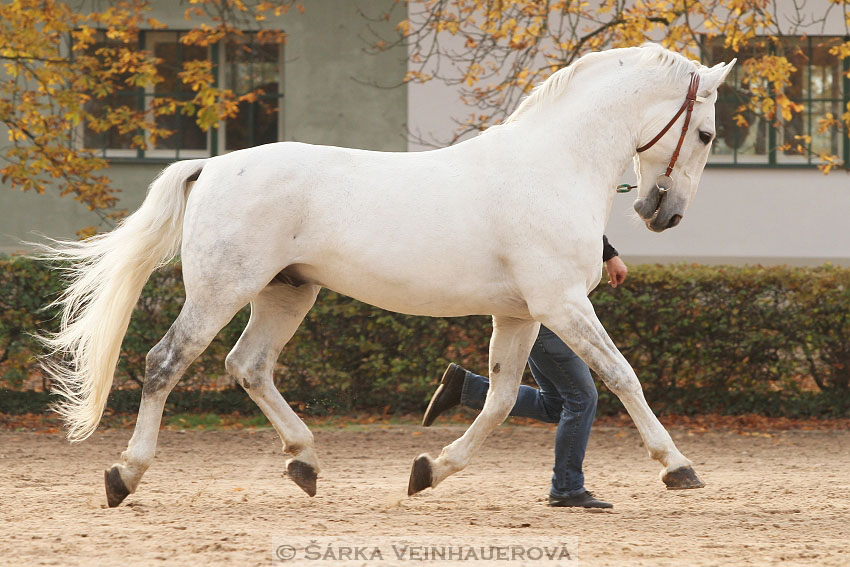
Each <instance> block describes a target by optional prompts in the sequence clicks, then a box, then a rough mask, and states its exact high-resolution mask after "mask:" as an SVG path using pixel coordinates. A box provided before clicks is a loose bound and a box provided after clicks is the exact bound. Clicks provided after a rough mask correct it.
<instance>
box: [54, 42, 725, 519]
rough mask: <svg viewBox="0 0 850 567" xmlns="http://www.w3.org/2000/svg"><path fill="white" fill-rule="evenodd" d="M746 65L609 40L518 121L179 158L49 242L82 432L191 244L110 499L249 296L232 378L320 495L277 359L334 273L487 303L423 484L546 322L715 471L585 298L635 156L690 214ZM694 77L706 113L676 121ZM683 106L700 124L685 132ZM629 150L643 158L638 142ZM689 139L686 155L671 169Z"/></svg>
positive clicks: (446, 469)
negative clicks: (452, 136) (281, 386)
mask: <svg viewBox="0 0 850 567" xmlns="http://www.w3.org/2000/svg"><path fill="white" fill-rule="evenodd" d="M732 64H734V61H733V62H732V63H730V64H728V65H725V64H720V65H717V66H715V67H712V68H707V67H704V66H702V65H700V64H698V63H696V62H692V61H689V60H687V59H685V58H684V57H682V56H681V55H678V54H675V53H673V52H670V51H667V50H666V49H663V48H661V47H659V46H657V45H651V44H648V45H644V46H642V47H639V48H628V49H615V50H611V51H607V52H602V53H593V54H590V55H587V56H585V57H582V58H581V59H579V60H578V61H577V62H576V63H575V64H573V65H571V66H570V67H567V68H565V69H561V70H560V71H558V72H556V73H554V74H553V75H552V76H551V77H550V78H549V79H548V80H546V81H545V82H544V83H542V84H541V85H540V86H539V87H538V88H537V89H535V90H534V91H533V93H532V94H531V95H530V96H529V97H528V98H527V99H525V101H524V102H523V103H522V104H521V105H520V106H519V108H518V109H517V110H516V111H515V112H514V113H513V114H512V115H511V116H510V117H509V118H508V119H507V120H506V121H505V123H504V124H501V125H499V126H494V127H492V128H490V129H489V130H487V131H486V132H485V133H484V134H482V135H480V136H478V137H476V138H474V139H471V140H468V141H466V142H463V143H460V144H457V145H455V146H452V147H448V148H444V149H440V150H435V151H428V152H421V153H382V152H372V151H362V150H354V149H345V148H337V147H322V146H312V145H307V144H300V143H289V142H284V143H276V144H269V145H265V146H260V147H256V148H251V149H246V150H241V151H236V152H232V153H229V154H226V155H222V156H217V157H214V158H210V159H197V160H187V161H181V162H177V163H175V164H172V165H170V166H169V167H168V168H166V169H165V170H164V171H163V172H162V174H161V175H160V176H159V177H158V178H157V179H156V180H155V181H154V182H153V183H152V184H151V187H150V190H149V193H148V196H147V198H146V199H145V201H144V203H143V204H142V206H141V207H140V208H139V209H138V210H137V211H136V212H135V213H134V214H133V215H131V216H130V217H128V218H127V219H126V220H125V221H124V222H123V223H121V225H120V226H118V227H117V228H116V229H115V230H113V231H112V232H111V233H108V234H104V235H100V236H96V237H93V238H90V239H88V240H85V241H83V242H59V243H55V244H54V245H53V246H52V248H50V249H49V251H48V252H47V253H46V256H48V257H49V258H52V259H55V260H62V261H66V262H69V263H70V264H71V265H72V266H73V267H72V268H71V274H70V282H69V285H68V287H67V289H66V290H65V292H64V294H63V296H62V297H61V299H59V300H58V303H59V304H60V305H61V306H62V307H63V310H64V311H63V317H62V327H61V330H60V332H59V333H57V334H56V335H53V336H51V337H48V338H46V339H45V340H46V341H47V342H48V344H49V345H50V346H51V347H52V350H53V353H54V355H55V356H54V357H53V360H55V361H56V362H55V363H54V364H53V365H52V368H51V371H52V372H53V377H54V379H55V381H56V383H57V384H58V390H59V392H60V393H61V394H62V395H63V396H64V400H63V402H62V404H60V407H59V411H60V412H61V413H62V414H63V416H64V417H65V419H66V421H67V424H68V426H69V433H68V437H69V439H71V440H72V441H79V440H82V439H85V438H86V437H88V436H89V435H91V433H92V432H93V431H94V430H95V428H96V427H97V425H98V422H99V421H100V417H101V414H102V412H103V409H104V405H105V403H106V399H107V395H108V393H109V390H110V387H111V384H112V378H113V373H114V370H115V365H116V362H117V359H118V356H119V351H120V346H121V341H122V338H123V336H124V334H125V333H126V330H127V324H128V321H129V319H130V315H131V313H132V311H133V307H134V305H135V303H136V301H137V299H138V297H139V294H140V292H141V289H142V286H143V284H144V283H145V281H146V280H147V278H148V277H149V276H150V274H151V272H152V271H153V270H154V269H156V268H157V267H158V266H160V265H162V264H163V263H164V262H167V261H168V260H169V259H171V258H172V257H173V256H174V255H175V254H176V253H177V252H178V251H179V252H180V254H181V258H182V265H183V279H184V282H185V286H186V303H185V305H184V306H183V309H182V311H181V312H180V315H179V316H178V317H177V320H176V321H175V322H174V324H173V325H172V326H171V328H170V329H169V331H168V332H167V333H166V335H165V337H164V338H163V339H162V340H161V341H160V342H159V343H158V344H157V345H156V346H155V347H154V348H153V349H152V350H151V351H150V352H149V353H148V355H147V365H146V370H145V382H144V387H143V389H142V400H141V405H140V408H139V415H138V420H137V422H136V428H135V431H134V433H133V436H132V438H131V439H130V443H129V446H128V447H127V450H126V451H124V453H122V455H121V461H120V462H119V463H117V464H115V465H113V466H112V467H111V468H110V469H108V470H107V471H106V472H105V477H106V492H107V497H108V502H109V505H110V506H117V505H118V504H120V502H121V501H122V500H123V499H124V498H125V497H126V496H127V495H128V494H130V493H132V492H134V491H135V490H136V488H137V487H138V485H139V481H140V479H141V477H142V475H143V474H144V472H145V470H146V469H147V468H148V466H149V465H150V464H151V462H152V460H153V457H154V452H155V448H156V441H157V435H158V432H159V426H160V420H161V418H162V411H163V406H164V404H165V400H166V397H167V396H168V394H169V392H170V391H171V389H172V388H173V387H174V385H175V384H176V383H177V381H178V380H179V379H180V376H181V375H182V374H183V372H184V371H185V370H186V368H187V367H188V366H189V364H190V363H191V362H192V361H193V360H194V359H195V358H196V357H197V356H198V355H199V354H200V353H201V352H202V351H203V350H204V349H205V348H206V347H207V345H208V344H209V343H210V341H211V340H212V339H213V337H215V335H216V334H217V333H218V332H219V330H220V329H221V328H222V327H223V326H224V325H225V324H226V323H227V322H228V321H230V319H231V318H232V317H233V316H234V314H235V313H236V312H237V311H239V310H240V309H241V308H242V307H243V306H244V305H246V304H247V303H250V304H251V318H250V321H249V322H248V326H247V327H246V328H245V330H244V332H243V333H242V336H241V338H240V339H239V341H238V343H237V344H236V346H235V347H234V348H233V350H232V351H231V352H230V354H229V355H228V357H227V360H226V368H227V371H228V372H229V373H230V374H232V375H233V376H234V377H235V378H236V380H237V381H238V382H239V383H240V384H241V385H242V387H244V388H245V390H246V391H247V392H248V394H249V395H250V396H251V398H252V399H253V400H254V401H255V402H256V403H257V405H258V406H259V407H260V408H261V409H262V411H263V412H264V413H265V415H266V416H267V417H268V419H269V421H270V422H271V423H272V425H274V427H275V429H276V430H277V432H278V434H279V435H280V437H281V439H282V440H283V449H284V451H285V452H286V453H289V454H290V455H292V457H291V458H290V459H289V460H288V461H287V462H286V471H287V474H288V475H289V476H290V478H292V480H294V481H295V482H296V483H297V484H298V486H300V487H301V488H302V489H303V490H304V491H306V492H307V493H308V494H309V495H311V496H312V495H314V494H315V491H316V477H317V473H318V472H319V463H318V460H317V457H316V451H315V448H314V444H313V435H312V434H311V432H310V431H309V429H308V428H307V427H306V425H305V424H304V423H303V422H302V421H301V419H299V417H298V416H297V415H296V414H295V412H293V411H292V409H291V408H290V407H289V405H288V404H287V403H286V401H284V399H283V397H282V396H281V394H280V392H278V390H277V389H276V388H275V386H274V383H273V381H272V371H273V368H274V365H275V361H276V360H277V357H278V355H279V353H280V351H281V349H283V347H284V345H286V343H287V341H289V339H290V338H291V337H292V335H293V333H294V332H295V330H296V328H297V327H298V325H299V324H300V323H301V321H302V319H303V318H304V316H305V315H306V313H307V311H308V310H309V309H310V307H311V306H312V305H313V302H314V300H315V299H316V295H317V293H318V292H319V290H320V288H322V287H326V288H328V289H332V290H334V291H337V292H339V293H342V294H345V295H348V296H351V297H354V298H356V299H358V300H360V301H364V302H366V303H370V304H372V305H376V306H378V307H381V308H383V309H388V310H391V311H398V312H401V313H409V314H415V315H428V316H440V317H443V316H459V315H472V314H488V315H492V316H493V336H492V338H491V342H490V365H489V366H490V367H489V373H490V380H491V387H490V391H489V394H488V396H487V401H486V403H485V404H484V408H483V410H482V411H481V413H480V415H479V416H478V417H477V419H476V420H475V421H474V422H473V423H472V425H471V426H470V427H469V429H468V430H467V431H466V432H465V433H464V435H463V436H462V437H460V438H459V439H457V440H456V441H454V442H453V443H451V444H450V445H448V446H447V447H445V448H444V449H443V451H442V453H441V454H440V456H439V457H437V458H436V459H433V458H431V457H430V456H428V455H420V456H419V457H417V459H416V460H415V461H414V466H413V470H412V471H411V477H410V483H409V487H408V492H409V493H410V494H412V493H415V492H418V491H420V490H422V489H424V488H426V487H429V486H431V487H436V486H437V485H438V484H439V483H440V482H442V481H443V480H444V479H445V478H446V477H448V476H449V475H451V474H452V473H455V472H457V471H459V470H461V469H463V468H464V467H465V466H466V465H467V463H469V461H470V458H471V457H472V455H473V454H474V453H475V451H476V450H477V449H478V448H479V447H480V446H481V444H482V443H483V441H484V439H485V438H486V437H487V435H488V434H489V433H490V432H491V431H492V430H493V429H494V428H495V427H496V426H497V425H498V424H500V423H501V422H502V421H504V419H505V418H506V417H507V415H508V413H509V411H510V409H511V407H512V406H513V404H514V401H515V400H516V395H517V389H518V387H519V383H520V376H521V374H522V371H523V369H524V367H525V364H526V360H527V358H528V355H529V350H530V348H531V345H532V342H533V341H534V339H535V337H536V336H537V332H538V328H539V323H543V324H545V325H546V326H547V327H549V328H550V329H552V330H553V331H554V332H556V333H557V334H558V336H559V337H561V338H562V339H563V340H564V341H565V342H566V343H567V344H568V345H569V346H570V348H572V349H573V350H574V351H575V352H576V353H578V355H579V356H580V357H581V358H582V359H583V360H584V361H585V362H587V364H588V365H589V366H590V367H591V368H593V369H594V370H595V371H596V372H597V373H598V374H599V375H600V376H601V377H602V379H603V380H604V382H605V384H606V385H607V386H608V388H610V390H611V391H612V392H614V393H615V394H616V395H617V396H618V397H619V398H620V400H622V402H623V404H624V405H625V407H626V409H627V410H628V411H629V414H630V415H631V417H632V418H633V420H634V422H635V424H636V425H637V428H638V430H639V431H640V434H641V436H642V437H643V440H644V442H645V444H646V447H647V449H648V450H649V454H650V456H651V457H652V458H654V459H656V460H658V461H660V462H661V464H662V465H663V467H664V468H663V470H662V471H661V472H662V479H663V480H664V482H665V483H666V484H667V486H668V487H671V488H696V487H700V486H703V484H702V482H701V481H700V480H699V478H698V477H697V476H696V474H695V473H694V471H693V469H692V468H691V462H690V461H689V460H688V459H687V458H685V456H684V455H682V454H681V453H680V452H679V451H678V450H677V449H676V446H675V445H674V444H673V441H672V439H671V438H670V435H669V434H668V433H667V431H666V430H665V429H664V427H663V426H662V425H661V423H660V422H659V421H658V419H656V417H655V416H654V415H653V413H652V411H651V410H650V408H649V406H648V405H647V403H646V400H645V399H644V396H643V392H642V389H641V386H640V383H639V382H638V379H637V376H636V375H635V373H634V371H633V370H632V368H631V366H629V363H628V362H626V359H625V358H624V357H623V356H622V355H621V354H620V352H619V351H618V350H617V348H616V347H615V346H614V343H613V342H611V340H610V339H609V338H608V335H607V334H606V332H605V330H604V329H603V328H602V325H601V324H600V323H599V321H598V319H597V318H596V315H595V313H594V311H593V307H592V305H591V303H590V301H589V300H588V298H587V295H588V292H589V291H590V290H592V289H593V288H594V287H595V286H596V285H597V283H598V282H599V280H600V277H601V275H602V263H601V260H600V258H601V256H602V232H603V229H604V228H605V224H606V222H607V218H608V214H609V211H610V208H611V202H612V197H613V195H614V186H615V184H616V183H617V181H618V180H619V178H620V175H621V174H622V172H623V171H624V169H625V168H626V167H627V165H628V163H629V161H630V160H632V158H634V164H635V169H636V171H637V174H638V187H639V191H638V200H637V202H636V205H635V208H636V210H637V211H638V213H639V214H640V216H641V217H642V218H643V219H644V221H645V222H646V225H647V227H648V228H650V229H651V230H654V231H661V230H664V229H665V228H668V227H671V226H674V225H675V224H677V223H678V221H679V219H681V216H682V215H683V214H684V212H685V209H686V208H687V206H688V204H689V202H690V201H691V199H692V197H693V195H694V193H695V192H696V190H697V184H698V182H699V178H700V175H701V173H702V170H703V168H704V166H705V162H706V159H707V158H708V154H709V147H710V145H711V139H712V138H713V136H714V133H715V130H714V101H715V100H716V96H717V95H716V91H717V87H718V86H719V85H720V83H721V82H722V81H723V80H724V78H725V77H726V75H727V74H728V73H729V70H730V69H731V67H732ZM689 80H690V81H691V85H692V88H691V91H694V92H692V93H691V96H690V97H689V98H690V99H691V100H690V107H691V109H692V110H690V109H689V110H688V112H687V114H686V116H680V115H681V114H682V113H683V111H684V110H685V106H688V101H686V100H685V98H684V97H685V96H686V91H688V81H689ZM694 82H697V84H698V85H699V87H698V89H697V88H696V87H694ZM695 98H696V104H694V101H693V99H695ZM683 101H685V104H683ZM677 109H679V113H678V114H676V110H677ZM688 121H689V122H690V124H691V126H692V128H691V129H690V131H688V130H687V127H685V128H684V129H683V128H682V127H681V124H682V123H683V122H684V123H685V124H686V126H687V122H688ZM665 123H666V124H667V126H666V127H665V126H664V125H665ZM674 123H675V124H674ZM671 126H672V128H671ZM662 129H663V132H667V130H668V129H671V130H672V131H670V132H669V133H667V134H663V132H662ZM659 132H662V134H661V135H660V136H656V140H654V142H657V143H654V145H652V147H651V148H648V146H649V145H651V144H647V143H646V142H647V141H649V140H652V139H653V136H655V135H656V134H658V133H659ZM642 144H643V146H642ZM636 148H639V149H641V150H646V151H645V152H644V153H642V154H641V155H640V157H638V156H637V154H636ZM679 152H681V157H679V158H678V165H676V167H675V169H672V171H671V170H670V169H668V170H667V176H664V175H661V176H659V174H660V173H661V172H662V171H664V168H665V166H667V165H668V164H669V166H673V165H674V164H675V162H676V158H675V157H674V159H673V160H672V161H671V155H674V153H675V154H677V155H678V154H679ZM193 181H194V183H192V182H193ZM181 243H182V245H181Z"/></svg>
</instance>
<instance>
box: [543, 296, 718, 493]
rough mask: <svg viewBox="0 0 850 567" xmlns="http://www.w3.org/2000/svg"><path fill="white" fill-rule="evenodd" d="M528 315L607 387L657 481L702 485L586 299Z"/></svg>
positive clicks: (670, 484)
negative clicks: (655, 465) (657, 472)
mask: <svg viewBox="0 0 850 567" xmlns="http://www.w3.org/2000/svg"><path fill="white" fill-rule="evenodd" d="M533 309H534V308H533ZM532 313H537V314H539V315H538V316H539V317H540V320H541V322H542V323H543V324H544V325H546V326H547V327H549V328H550V329H552V330H553V331H554V332H555V333H556V334H557V335H558V336H559V337H560V338H561V340H563V341H564V342H565V343H567V345H568V346H569V347H570V348H571V349H573V351H574V352H575V353H576V354H578V355H579V356H580V357H581V358H582V360H584V362H585V363H586V364H587V365H588V366H589V367H590V368H592V369H593V370H595V371H596V373H597V374H599V377H600V378H601V379H602V381H603V382H604V383H605V385H606V386H608V389H610V390H611V391H612V392H614V394H615V395H616V396H617V397H618V398H619V399H620V401H621V402H623V405H624V406H625V407H626V410H627V411H628V412H629V415H630V416H631V418H632V420H633V421H634V423H635V426H637V429H638V431H639V432H640V435H641V437H642V438H643V442H644V445H646V448H647V449H648V451H649V455H650V457H652V458H653V459H655V460H657V461H659V462H660V463H661V464H662V465H664V469H662V471H661V480H662V481H664V484H666V485H667V488H671V489H674V488H702V487H703V486H705V484H704V483H703V482H702V481H701V480H700V479H699V477H698V476H697V474H696V472H695V471H694V469H693V468H692V467H691V461H689V460H688V459H687V458H685V456H684V455H683V454H682V453H680V452H679V450H678V449H677V448H676V445H675V444H674V443H673V439H671V438H670V434H669V433H667V430H666V429H664V426H663V425H661V422H660V421H658V418H657V417H655V414H654V413H652V410H651V409H650V408H649V404H647V402H646V398H644V395H643V389H642V388H641V385H640V382H639V381H638V378H637V375H636V374H635V371H634V370H633V369H632V367H631V365H630V364H629V363H628V362H627V361H626V359H625V357H624V356H623V355H622V354H621V353H620V351H619V350H618V349H617V347H616V346H614V343H613V341H612V340H611V338H610V337H609V336H608V333H607V332H606V331H605V329H604V328H603V327H602V323H600V322H599V319H598V318H597V317H596V313H595V312H594V310H593V305H591V303H590V300H589V299H588V298H587V297H585V296H583V295H576V296H575V297H571V298H570V299H568V300H567V301H565V302H564V303H563V304H561V305H559V306H546V307H545V308H543V309H540V308H537V309H534V310H533V311H532Z"/></svg>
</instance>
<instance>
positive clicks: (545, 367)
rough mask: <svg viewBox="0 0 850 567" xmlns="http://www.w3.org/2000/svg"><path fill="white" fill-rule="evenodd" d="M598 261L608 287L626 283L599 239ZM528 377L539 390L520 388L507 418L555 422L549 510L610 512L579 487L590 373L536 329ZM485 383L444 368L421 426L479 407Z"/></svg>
mask: <svg viewBox="0 0 850 567" xmlns="http://www.w3.org/2000/svg"><path fill="white" fill-rule="evenodd" d="M602 242H603V247H602V260H603V262H605V268H606V271H607V272H608V277H609V281H608V283H609V285H611V287H615V288H616V287H617V286H618V285H620V284H622V283H623V282H624V281H625V279H626V274H627V273H628V268H627V267H626V265H625V264H624V263H623V261H622V260H621V259H620V257H619V254H618V253H617V250H616V249H615V248H614V247H613V246H612V245H611V244H610V243H609V242H608V238H607V237H605V236H603V237H602ZM528 365H529V367H530V368H531V375H532V377H533V378H534V381H535V382H536V383H537V386H538V388H533V387H531V386H520V388H519V393H518V395H517V400H516V403H515V404H514V407H513V409H511V413H510V415H512V416H517V417H530V418H534V419H537V420H539V421H543V422H546V423H557V424H558V427H557V429H556V433H555V464H554V466H553V468H552V470H553V474H552V486H551V488H550V490H549V505H550V506H556V507H580V508H613V505H612V504H610V503H608V502H604V501H602V500H599V499H598V498H596V497H595V496H593V494H592V493H591V492H590V491H588V490H587V489H586V488H585V486H584V471H583V468H582V463H583V462H584V454H585V451H586V449H587V440H588V438H589V437H590V429H591V426H592V425H593V418H594V416H595V414H596V402H597V392H596V385H595V384H594V383H593V378H592V376H591V374H590V369H589V368H588V367H587V365H586V364H585V363H584V362H583V361H582V360H581V358H579V357H578V355H576V354H575V353H574V352H573V351H572V350H571V349H570V348H569V347H568V346H567V345H566V344H565V343H564V341H562V340H561V339H560V338H558V336H557V335H555V333H553V332H552V331H551V330H549V329H547V328H546V327H544V326H542V325H541V326H540V332H539V334H538V336H537V340H536V341H535V342H534V345H533V346H532V348H531V354H530V355H529V357H528ZM489 386H490V382H489V380H488V379H487V378H485V377H484V376H479V375H478V374H475V373H473V372H470V371H469V370H466V369H465V368H462V367H460V366H458V365H457V364H454V363H452V364H449V366H448V368H446V371H445V373H444V374H443V377H442V379H441V380H440V385H439V386H438V387H437V390H436V391H435V392H434V394H433V396H431V401H430V403H429V404H428V408H427V409H426V410H425V415H424V416H423V419H422V425H423V426H425V427H429V426H430V425H431V424H432V423H434V420H435V419H436V418H437V417H438V416H439V415H440V414H442V413H443V412H445V411H446V410H449V409H451V408H453V407H456V406H459V405H463V406H466V407H469V408H473V409H479V410H480V409H481V408H483V407H484V400H485V399H486V397H487V390H488V388H489Z"/></svg>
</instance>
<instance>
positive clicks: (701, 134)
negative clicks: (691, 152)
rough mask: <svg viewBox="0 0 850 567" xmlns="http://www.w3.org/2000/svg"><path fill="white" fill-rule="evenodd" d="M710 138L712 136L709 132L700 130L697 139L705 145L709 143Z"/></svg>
mask: <svg viewBox="0 0 850 567" xmlns="http://www.w3.org/2000/svg"><path fill="white" fill-rule="evenodd" d="M711 138H712V135H711V132H704V131H702V130H700V132H699V139H700V141H701V142H702V143H703V144H705V145H706V146H707V145H708V144H709V143H711Z"/></svg>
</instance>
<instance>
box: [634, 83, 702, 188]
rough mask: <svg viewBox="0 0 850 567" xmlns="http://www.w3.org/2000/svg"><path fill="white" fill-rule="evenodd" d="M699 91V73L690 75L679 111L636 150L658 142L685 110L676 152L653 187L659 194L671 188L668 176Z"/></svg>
mask: <svg viewBox="0 0 850 567" xmlns="http://www.w3.org/2000/svg"><path fill="white" fill-rule="evenodd" d="M698 90H699V73H691V84H690V86H689V87H688V94H687V95H685V102H683V103H682V106H681V107H679V111H678V112H677V113H676V115H675V116H673V118H672V119H671V120H670V122H668V123H667V125H666V126H665V127H664V128H662V130H661V131H660V132H659V133H658V135H657V136H655V137H654V138H653V139H652V140H650V141H649V142H648V143H646V144H644V145H642V146H641V147H639V148H638V149H637V152H638V153H640V152H643V151H646V150H648V149H649V148H651V147H652V146H654V145H655V143H656V142H657V141H658V140H660V139H661V138H662V137H663V136H664V134H666V133H667V131H668V130H669V129H670V128H672V127H673V124H675V123H676V120H678V119H679V117H680V116H681V115H682V113H683V112H685V111H686V110H687V114H685V124H684V125H683V126H682V133H681V135H680V136H679V143H678V144H676V150H675V151H674V152H673V157H671V158H670V163H669V164H668V165H667V171H666V172H664V174H663V175H659V176H658V179H656V181H655V186H656V187H658V190H659V191H660V192H661V193H666V192H667V191H669V190H670V189H672V188H673V179H672V178H671V177H670V174H671V173H673V168H674V167H675V166H676V160H677V159H679V151H681V149H682V144H683V143H684V141H685V134H687V133H688V125H689V124H690V123H691V114H693V111H694V103H695V102H696V100H697V91H698ZM624 187H628V189H626V190H625V191H621V188H624ZM635 187H637V186H636V185H628V184H625V185H619V186H618V187H617V190H618V191H620V192H622V193H625V192H626V191H630V190H631V189H634V188H635Z"/></svg>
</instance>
